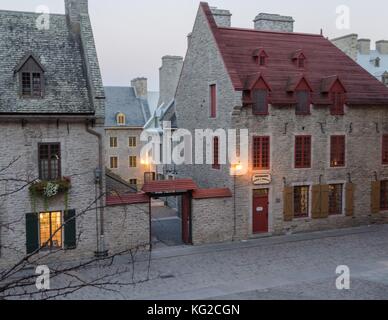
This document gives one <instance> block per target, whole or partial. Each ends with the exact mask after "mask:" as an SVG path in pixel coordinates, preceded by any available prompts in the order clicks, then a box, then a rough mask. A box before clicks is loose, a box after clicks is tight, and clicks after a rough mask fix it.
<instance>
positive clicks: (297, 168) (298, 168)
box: [294, 167, 311, 170]
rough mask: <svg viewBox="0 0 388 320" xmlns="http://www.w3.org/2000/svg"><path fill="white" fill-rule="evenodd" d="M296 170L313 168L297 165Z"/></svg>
mask: <svg viewBox="0 0 388 320" xmlns="http://www.w3.org/2000/svg"><path fill="white" fill-rule="evenodd" d="M294 169H295V170H311V167H295V168H294Z"/></svg>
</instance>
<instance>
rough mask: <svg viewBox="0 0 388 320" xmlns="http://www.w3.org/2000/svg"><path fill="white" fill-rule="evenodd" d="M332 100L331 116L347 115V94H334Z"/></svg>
mask: <svg viewBox="0 0 388 320" xmlns="http://www.w3.org/2000/svg"><path fill="white" fill-rule="evenodd" d="M332 100H333V104H332V105H331V108H330V114H331V115H332V116H343V115H344V114H345V94H344V93H343V92H333V93H332Z"/></svg>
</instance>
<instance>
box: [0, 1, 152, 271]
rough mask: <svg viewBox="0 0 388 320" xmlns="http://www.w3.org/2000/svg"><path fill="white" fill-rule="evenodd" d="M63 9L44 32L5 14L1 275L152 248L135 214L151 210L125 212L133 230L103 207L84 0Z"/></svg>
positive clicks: (100, 96)
mask: <svg viewBox="0 0 388 320" xmlns="http://www.w3.org/2000/svg"><path fill="white" fill-rule="evenodd" d="M65 8H66V13H65V14H50V15H47V16H45V17H44V19H46V20H48V21H46V22H48V24H45V23H42V16H41V15H40V14H36V13H28V12H14V11H3V10H0V70H1V73H0V133H1V138H2V139H1V141H0V154H1V156H0V267H2V266H8V265H10V264H13V263H15V262H17V261H20V260H21V259H23V258H24V257H26V255H27V256H30V255H33V256H34V259H33V260H34V261H37V263H39V264H42V263H43V262H44V263H46V262H50V261H55V262H57V261H62V260H73V261H74V259H81V258H84V257H94V255H97V256H99V255H104V254H106V253H107V250H111V249H113V250H114V249H115V247H122V246H123V245H128V244H129V243H130V244H134V245H135V244H138V243H139V241H140V242H142V241H143V239H144V237H145V238H146V239H145V240H144V241H147V242H148V239H147V238H148V237H147V231H145V235H144V234H139V233H138V232H137V228H142V230H143V229H144V230H147V228H148V227H147V226H148V219H147V216H145V217H144V216H141V215H140V214H139V210H140V209H141V207H142V206H144V207H147V206H148V204H144V205H143V204H141V203H140V204H139V205H138V206H137V207H136V208H135V207H133V209H134V210H132V211H131V210H130V211H126V214H129V216H128V215H126V217H125V218H126V219H127V218H129V219H132V221H135V223H136V225H135V226H134V225H128V224H127V223H125V222H123V220H122V219H121V220H120V217H122V215H123V210H122V209H123V208H122V207H120V206H117V207H116V206H115V207H110V208H107V207H106V206H105V196H104V195H105V179H104V144H103V136H104V120H105V93H104V88H103V85H102V80H101V75H100V68H99V63H98V59H97V54H96V49H95V44H94V38H93V32H92V27H91V23H90V18H89V13H88V1H87V0H65ZM136 201H137V202H139V200H136V199H135V202H136ZM142 221H143V222H142ZM122 228H124V229H125V230H124V231H125V232H124V231H123V230H122ZM49 252H51V253H52V254H48V253H49ZM41 259H43V260H41Z"/></svg>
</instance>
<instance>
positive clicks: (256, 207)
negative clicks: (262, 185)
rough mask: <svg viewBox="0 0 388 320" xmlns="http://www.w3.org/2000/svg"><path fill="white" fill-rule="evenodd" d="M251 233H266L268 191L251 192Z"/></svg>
mask: <svg viewBox="0 0 388 320" xmlns="http://www.w3.org/2000/svg"><path fill="white" fill-rule="evenodd" d="M252 217H253V233H268V189H263V190H253V213H252Z"/></svg>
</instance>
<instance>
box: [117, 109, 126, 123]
mask: <svg viewBox="0 0 388 320" xmlns="http://www.w3.org/2000/svg"><path fill="white" fill-rule="evenodd" d="M116 121H117V124H118V125H119V126H124V125H125V114H124V113H121V112H120V113H119V114H117V116H116Z"/></svg>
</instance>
